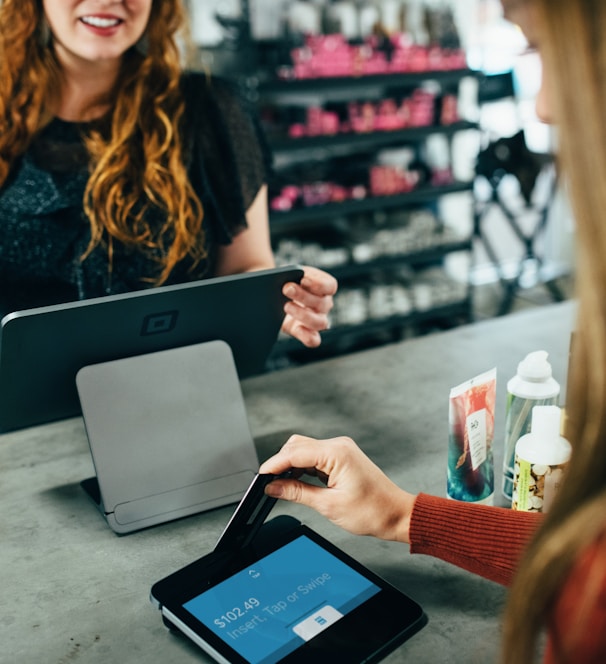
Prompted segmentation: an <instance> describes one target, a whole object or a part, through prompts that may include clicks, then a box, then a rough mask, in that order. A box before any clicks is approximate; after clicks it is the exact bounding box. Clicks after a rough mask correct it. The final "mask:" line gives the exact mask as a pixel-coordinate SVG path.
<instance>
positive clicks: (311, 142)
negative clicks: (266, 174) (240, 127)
mask: <svg viewBox="0 0 606 664" xmlns="http://www.w3.org/2000/svg"><path fill="white" fill-rule="evenodd" d="M468 129H478V123H477V122H469V121H468V120H461V121H459V122H453V123H452V124H450V125H430V126H428V127H411V128H406V129H398V130H394V131H373V132H368V133H365V134H354V133H343V134H334V135H326V136H304V137H301V138H284V137H279V136H278V137H275V136H271V135H270V136H269V145H270V147H271V149H272V151H273V152H274V154H277V153H282V152H289V153H292V152H295V151H297V150H317V149H323V150H332V149H335V148H348V149H350V150H355V149H366V148H368V147H375V148H380V147H382V146H390V145H395V144H398V143H407V142H414V141H420V140H422V139H424V138H427V137H428V136H431V135H433V134H441V135H442V136H454V135H455V134H457V133H459V132H460V131H465V130H468Z"/></svg>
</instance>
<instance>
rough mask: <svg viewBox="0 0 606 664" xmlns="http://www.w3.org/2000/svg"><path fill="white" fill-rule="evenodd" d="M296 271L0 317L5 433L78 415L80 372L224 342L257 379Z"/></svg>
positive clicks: (0, 413)
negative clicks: (284, 291) (284, 290)
mask: <svg viewBox="0 0 606 664" xmlns="http://www.w3.org/2000/svg"><path fill="white" fill-rule="evenodd" d="M302 276H303V269H302V268H301V267H300V266H296V265H290V266H283V267H276V268H270V269H267V270H258V271H253V272H245V273H243V274H235V275H229V276H222V277H214V278H210V279H203V280H200V281H192V282H188V283H182V284H172V285H169V286H160V287H157V288H147V289H143V290H139V291H133V292H129V293H120V294H115V295H107V296H103V297H97V298H91V299H87V300H79V301H76V302H66V303H62V304H55V305H50V306H44V307H38V308H35V309H27V310H23V311H15V312H12V313H10V314H7V315H6V316H4V317H3V318H2V320H1V321H0V433H5V432H8V431H14V430H17V429H23V428H25V427H30V426H35V425H39V424H45V423H47V422H53V421H56V420H61V419H65V418H68V417H76V416H79V415H80V414H81V409H80V402H79V399H78V392H77V389H76V380H75V379H76V374H77V373H78V370H79V369H81V368H82V367H83V366H87V365H89V364H98V363H101V362H108V361H112V360H117V359H122V358H126V357H133V356H136V355H144V354H147V353H153V352H156V351H161V350H168V349H170V348H177V347H182V346H190V345H193V344H197V343H202V342H205V341H214V340H216V339H221V340H223V341H225V342H227V343H228V344H229V346H230V347H231V349H232V352H233V355H234V362H235V365H236V368H237V370H238V375H239V377H240V378H246V377H248V376H250V375H254V374H256V373H260V372H262V371H263V370H264V367H265V365H266V362H267V358H268V356H269V354H270V352H271V350H272V348H273V346H274V344H275V342H276V340H277V338H278V334H279V331H280V326H281V324H282V321H283V319H284V303H285V302H286V301H287V299H286V297H285V296H284V295H283V294H282V288H283V286H284V284H285V283H287V282H289V281H297V282H298V281H300V280H301V277H302Z"/></svg>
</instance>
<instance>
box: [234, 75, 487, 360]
mask: <svg viewBox="0 0 606 664" xmlns="http://www.w3.org/2000/svg"><path fill="white" fill-rule="evenodd" d="M477 76H478V74H477V73H476V72H474V71H472V70H469V69H459V70H445V71H431V72H428V71H426V72H411V73H402V74H400V73H394V74H371V75H367V76H354V77H329V78H316V79H299V80H280V79H276V78H267V77H266V76H263V75H259V76H256V77H255V76H253V77H249V78H248V79H247V80H246V85H247V86H248V88H249V90H251V91H252V94H251V98H253V99H255V100H256V103H258V104H259V107H260V108H262V107H263V105H267V104H268V103H269V104H275V105H276V107H277V108H278V109H280V108H284V107H287V106H288V105H289V99H291V98H292V99H294V100H296V101H295V105H298V106H299V107H301V106H304V104H305V102H304V100H305V97H306V95H307V96H308V97H309V98H310V99H312V100H314V101H312V102H310V105H311V104H317V100H318V99H319V98H320V99H321V98H324V96H326V97H325V98H326V99H327V100H329V101H330V100H331V99H334V97H335V93H336V97H337V98H338V97H339V95H341V98H343V96H344V95H345V97H347V96H348V95H350V96H349V98H350V99H355V98H356V97H357V98H364V95H365V94H367V93H369V91H372V92H371V93H370V94H371V95H372V98H373V99H377V98H378V99H381V98H382V97H384V98H386V97H389V96H392V95H394V94H396V95H397V94H398V93H401V94H402V95H404V94H407V93H408V92H409V91H410V92H412V91H413V90H414V89H415V88H417V87H420V86H422V85H424V84H426V83H428V82H432V83H433V84H437V89H438V90H439V94H453V93H454V94H457V93H458V91H459V86H460V84H461V81H462V80H463V79H465V78H466V77H477ZM434 87H435V86H434ZM302 100H303V101H302ZM272 129H273V128H271V127H270V128H268V138H269V143H270V147H271V149H272V151H273V154H274V158H275V161H276V162H280V163H279V165H278V166H276V169H277V171H278V174H280V173H281V172H282V170H281V169H284V164H288V163H289V159H290V158H292V160H293V161H294V162H296V163H301V162H303V163H305V161H306V160H309V162H311V163H312V164H314V163H316V164H317V163H318V162H319V161H320V162H321V161H322V160H324V161H327V160H330V158H331V156H332V155H333V154H334V155H340V156H341V157H342V156H343V155H351V156H352V157H355V156H356V155H363V154H364V155H368V154H373V153H375V152H379V151H380V150H384V149H390V148H398V147H404V146H405V147H411V148H412V149H413V150H417V151H420V150H421V149H422V147H423V146H424V145H425V142H426V141H427V139H428V137H430V136H433V135H436V134H439V135H441V136H443V137H445V139H446V141H447V145H448V151H449V160H450V163H451V164H452V141H453V140H454V137H455V136H456V135H457V134H459V132H463V131H470V130H471V131H474V130H477V129H478V125H477V123H476V122H472V121H469V120H466V119H460V120H457V121H455V122H452V123H451V124H444V125H441V124H436V123H433V124H430V125H428V126H422V127H407V128H404V129H398V130H392V131H388V130H386V131H371V132H367V133H353V132H345V133H341V132H339V133H333V134H331V135H326V134H324V135H315V136H301V137H297V138H291V137H288V135H287V132H286V131H280V129H278V130H277V131H273V130H272ZM472 190H473V183H472V182H471V181H469V182H461V181H453V182H450V183H448V184H443V185H440V186H431V185H430V184H421V185H419V186H417V187H415V188H414V189H412V190H411V191H408V192H407V193H401V194H398V195H390V196H371V195H367V196H365V197H363V198H359V199H352V198H348V199H346V200H343V201H340V202H330V203H326V204H323V205H312V206H307V207H304V206H303V205H298V206H295V207H293V208H291V209H290V210H288V211H272V212H271V213H270V229H271V233H272V238H273V239H274V241H275V242H278V241H279V240H280V239H281V238H284V237H286V238H290V237H294V238H297V237H299V238H304V239H306V240H309V239H310V238H312V240H313V239H314V238H317V240H318V242H320V243H321V242H322V238H323V236H325V235H326V234H327V233H329V230H330V228H331V227H335V226H339V233H340V234H343V233H345V235H346V234H347V228H348V222H349V220H353V219H355V223H356V224H357V226H356V227H357V228H358V230H359V225H360V218H365V217H366V218H368V224H369V227H371V228H372V226H373V224H374V223H375V222H376V221H377V219H379V218H382V219H384V218H385V217H386V216H389V215H390V214H394V213H398V212H399V211H413V210H415V209H418V208H426V207H430V206H432V205H435V204H436V203H437V201H438V200H439V199H441V198H442V197H444V196H449V195H452V194H460V193H464V192H469V194H470V195H471V193H472ZM470 209H471V206H470ZM470 227H471V223H470ZM378 228H382V226H381V225H380V224H379V225H378V226H377V229H378ZM344 229H345V231H344ZM370 232H371V233H372V230H371V231H370ZM439 232H440V229H439V228H436V234H438V233H439ZM302 241H305V240H302ZM344 244H345V245H347V240H344ZM471 250H472V242H471V237H463V238H452V237H450V238H448V239H447V240H445V241H444V242H440V241H436V242H435V243H433V242H432V243H431V246H428V247H426V248H423V249H413V250H411V251H404V252H397V253H396V252H393V253H390V255H382V256H380V257H377V258H375V259H373V260H369V261H365V262H356V261H355V260H353V258H352V257H351V254H350V255H349V259H348V260H347V261H345V262H344V263H343V264H339V265H336V266H332V267H326V266H324V265H320V264H318V267H323V269H327V270H328V271H329V272H331V273H332V274H334V276H335V277H336V278H337V279H338V280H339V282H340V287H341V289H342V290H346V289H347V288H348V287H349V285H350V284H353V288H361V289H362V290H363V289H366V288H367V289H368V292H370V291H371V290H372V288H373V284H374V283H375V282H376V281H377V280H379V283H380V279H382V278H385V279H387V281H390V282H392V283H398V282H399V279H400V277H401V275H400V272H401V271H402V270H403V269H408V270H410V271H412V272H413V273H414V271H415V270H419V271H420V270H421V269H422V268H424V267H426V266H440V265H441V263H442V262H443V260H444V258H445V257H446V256H447V255H448V254H450V253H453V252H468V253H471ZM438 269H439V267H438ZM454 292H455V296H454V299H453V301H452V302H436V303H435V305H434V306H430V307H426V306H423V307H417V306H416V304H415V303H414V302H412V305H411V310H410V311H408V312H405V313H401V314H400V313H395V314H391V315H387V316H385V317H384V318H383V319H377V318H376V317H374V316H369V319H368V320H366V321H362V322H359V323H357V324H345V325H339V324H337V325H335V326H333V327H332V328H331V329H330V330H327V331H326V332H325V333H323V343H322V347H321V349H313V350H308V349H304V348H302V347H301V345H300V344H298V343H297V342H294V341H293V340H290V339H286V338H285V339H280V341H279V343H278V344H277V346H276V350H275V352H274V355H273V361H274V364H275V363H276V362H277V364H278V365H281V364H284V362H285V361H288V359H289V358H290V359H291V360H292V361H293V362H295V363H298V362H306V361H309V360H313V359H319V358H324V357H330V356H331V355H336V354H340V353H342V352H349V351H350V350H355V349H357V348H359V347H366V346H372V345H373V339H374V341H375V342H376V343H385V342H388V341H391V340H394V339H397V338H402V337H403V336H406V335H410V334H412V335H415V334H422V333H423V332H424V331H428V330H432V329H436V328H439V327H451V326H453V325H457V324H460V323H464V322H469V321H471V320H472V316H473V314H472V303H471V289H470V286H469V285H467V284H466V285H464V286H463V292H462V293H461V294H460V296H456V289H455V291H454ZM337 297H339V294H338V295H337ZM285 358H286V359H285Z"/></svg>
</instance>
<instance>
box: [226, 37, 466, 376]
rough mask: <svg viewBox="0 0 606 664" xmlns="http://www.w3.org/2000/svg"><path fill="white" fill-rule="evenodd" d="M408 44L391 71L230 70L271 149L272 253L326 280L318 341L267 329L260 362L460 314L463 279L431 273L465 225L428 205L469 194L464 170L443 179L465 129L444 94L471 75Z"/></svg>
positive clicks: (319, 40)
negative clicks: (327, 316)
mask: <svg viewBox="0 0 606 664" xmlns="http://www.w3.org/2000/svg"><path fill="white" fill-rule="evenodd" d="M338 39H339V37H338V36H335V35H330V36H323V37H316V38H314V39H313V43H311V44H307V50H308V53H307V55H306V56H305V57H306V58H308V57H309V51H310V49H312V50H313V49H316V48H317V49H319V50H322V49H323V48H326V46H327V43H328V42H331V43H330V44H329V47H328V50H330V51H332V52H333V53H336V52H338V51H339V50H340V51H342V52H344V51H346V49H347V48H348V46H347V45H346V44H339V43H337V44H336V46H335V40H337V41H338ZM263 48H264V49H265V50H266V49H267V45H264V46H263ZM404 48H408V47H404ZM409 51H410V53H411V57H412V58H414V62H413V61H412V60H411V63H412V66H411V67H410V68H408V69H407V66H408V64H407V63H406V62H403V61H400V65H401V69H402V70H399V71H395V70H393V64H394V63H395V60H394V59H393V56H392V60H391V62H390V61H389V60H385V59H384V58H381V59H380V60H379V63H378V65H377V64H376V63H375V64H374V65H372V67H374V70H372V71H370V72H369V71H368V69H365V67H366V68H368V67H371V64H370V63H371V60H370V59H369V60H368V61H366V62H365V63H363V67H362V68H360V69H358V70H356V71H354V72H353V73H352V71H347V72H345V73H342V74H340V75H334V74H335V72H337V71H339V67H340V68H341V70H344V69H347V67H349V68H350V69H351V67H352V66H357V64H356V62H355V57H353V58H350V60H348V61H347V62H346V63H345V65H344V64H343V62H342V63H341V65H337V66H336V67H335V66H334V63H331V64H329V65H326V58H325V60H324V65H322V63H321V59H318V62H320V64H321V65H322V66H323V70H322V71H321V73H320V74H319V75H316V72H315V70H314V69H313V67H310V66H308V65H309V61H307V62H303V63H302V65H301V66H302V69H301V70H300V72H302V73H300V72H299V73H297V71H298V70H297V69H296V66H295V67H294V68H293V67H279V66H278V67H273V69H270V70H268V69H267V68H266V67H262V68H260V69H259V71H256V72H251V71H250V70H249V71H247V72H246V73H245V74H244V75H242V76H240V77H239V79H240V83H241V85H242V87H243V89H244V90H245V91H246V93H247V95H248V96H249V98H250V99H251V100H253V102H254V104H255V105H256V107H257V111H258V113H259V116H260V118H261V120H262V123H263V125H264V128H265V132H266V135H267V137H268V140H269V144H270V148H271V150H272V156H273V167H274V168H273V174H272V178H271V181H270V183H269V185H270V186H269V195H270V231H271V236H272V244H273V247H274V252H275V255H276V259H277V261H278V263H279V264H286V263H302V264H307V265H313V266H316V267H319V268H322V269H325V270H327V271H329V272H330V273H331V274H333V275H334V276H335V277H337V279H338V280H339V284H340V286H339V293H338V294H337V296H336V299H335V308H334V311H333V312H332V315H331V329H330V330H327V331H325V332H324V333H323V343H322V346H321V348H320V349H305V348H303V347H302V346H301V344H299V343H298V342H295V341H294V340H292V339H289V338H286V337H284V338H280V340H279V342H278V344H277V345H276V349H275V352H274V354H273V356H272V360H271V364H272V366H273V368H279V367H280V366H289V365H290V364H293V363H294V364H297V363H302V362H307V361H310V360H313V359H317V358H323V357H327V356H333V355H337V354H340V353H343V352H350V351H352V350H357V349H359V348H364V347H368V346H372V345H377V344H380V343H385V342H389V341H393V340H397V339H399V338H402V337H405V336H414V335H417V334H422V333H424V332H426V331H429V330H433V329H436V328H446V327H452V326H455V325H457V324H460V323H464V322H469V321H470V320H471V319H472V301H471V290H470V286H469V281H468V280H467V281H465V282H464V283H461V281H458V282H457V281H455V280H453V279H450V278H449V277H448V275H447V272H446V270H444V269H443V266H444V261H445V258H446V257H447V256H448V255H449V254H453V253H455V252H466V253H467V254H469V257H470V255H471V250H472V240H471V232H470V233H469V236H465V237H461V236H459V235H457V234H456V233H455V232H454V231H453V230H451V229H450V228H449V227H448V226H447V225H446V224H445V223H444V222H443V220H442V216H441V206H440V201H441V200H442V199H443V198H444V197H447V196H450V195H455V194H463V193H466V194H468V195H469V196H470V201H471V196H472V192H473V182H472V179H471V178H470V179H469V180H468V181H460V180H457V179H456V178H455V177H454V169H453V140H454V138H455V136H457V135H458V134H460V133H461V132H465V131H470V130H471V131H474V132H475V131H476V130H477V127H478V125H477V123H476V122H475V121H470V120H469V119H467V118H465V117H460V116H459V103H458V102H459V97H460V86H461V83H462V82H463V81H464V80H465V79H467V78H469V77H476V73H475V72H473V71H471V70H470V69H468V68H467V67H466V66H465V61H464V57H462V54H461V53H451V52H439V51H436V49H434V50H433V51H431V50H429V49H426V50H425V51H420V50H419V49H413V48H411V49H409ZM403 52H404V51H403ZM312 57H315V54H312ZM327 57H329V58H330V54H329V55H328V56H327ZM347 58H349V55H347V54H346V55H345V56H343V61H345V59H347ZM352 63H353V64H352ZM390 67H391V69H390ZM268 71H269V73H268ZM435 137H439V141H440V142H441V144H442V145H443V149H442V153H441V157H440V159H439V160H438V162H439V163H438V164H436V163H435V162H432V158H431V154H430V150H429V142H430V141H434V143H435V140H436V139H435ZM470 215H471V205H470ZM469 227H470V229H471V219H470V223H469ZM469 263H471V259H470V258H469Z"/></svg>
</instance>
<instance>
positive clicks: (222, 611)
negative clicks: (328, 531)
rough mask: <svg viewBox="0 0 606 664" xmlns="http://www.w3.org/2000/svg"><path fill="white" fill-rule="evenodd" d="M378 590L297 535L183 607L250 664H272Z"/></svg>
mask: <svg viewBox="0 0 606 664" xmlns="http://www.w3.org/2000/svg"><path fill="white" fill-rule="evenodd" d="M379 591H380V588H379V587H378V586H376V585H375V584H374V583H372V582H371V581H369V580H368V579H366V578H365V577H364V576H362V575H361V574H359V573H358V572H356V571H355V570H353V569H351V567H349V566H348V565H346V564H345V563H343V562H342V561H340V560H339V559H338V558H336V557H335V556H333V555H332V554H330V553H328V552H327V551H325V550H324V549H323V548H322V547H320V546H319V545H318V544H316V543H315V542H313V541H312V540H310V539H309V538H308V537H305V536H304V535H302V536H301V537H299V538H297V539H295V540H293V541H292V542H289V543H288V544H287V545H285V546H284V547H282V548H281V549H278V550H277V551H274V552H273V553H271V554H270V555H268V556H266V557H265V558H262V559H261V560H259V561H257V562H255V563H254V565H252V566H251V567H248V568H246V569H243V570H242V571H241V572H238V573H237V574H235V575H234V576H232V577H230V578H229V579H227V580H225V581H223V582H221V583H220V584H218V585H217V586H215V587H214V588H211V589H210V590H207V591H206V592H204V593H202V594H201V595H198V596H197V597H195V598H194V599H192V600H190V601H189V602H187V603H186V604H184V607H185V609H187V610H188V611H189V612H190V613H191V614H192V615H193V616H195V617H196V618H197V619H198V620H199V621H200V622H201V623H203V624H204V625H206V626H207V627H208V628H209V629H211V630H212V631H213V632H214V633H215V634H217V635H218V636H219V637H221V639H223V640H224V641H225V642H226V643H227V644H229V645H230V646H231V647H232V648H233V649H234V650H236V651H237V652H238V653H239V654H240V655H241V656H242V657H244V658H245V659H246V660H248V661H249V662H250V663H251V664H272V663H273V662H277V661H279V660H280V659H281V658H283V657H285V656H286V655H288V653H290V652H293V651H294V650H296V649H297V648H298V647H299V646H301V645H303V644H304V643H305V642H306V641H309V640H310V639H312V638H313V637H314V636H316V635H317V634H319V633H320V632H322V631H324V630H325V629H326V628H327V627H329V626H330V625H332V624H333V623H335V622H336V621H337V620H339V618H342V617H343V616H344V615H346V614H347V613H349V612H350V611H352V610H353V609H355V608H356V607H357V606H359V605H360V604H362V603H363V602H365V601H366V600H367V599H368V598H369V597H372V596H373V595H375V594H377V593H378V592H379Z"/></svg>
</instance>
